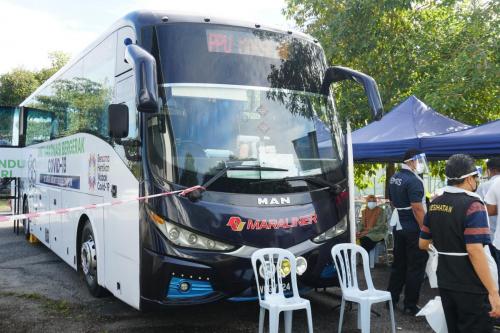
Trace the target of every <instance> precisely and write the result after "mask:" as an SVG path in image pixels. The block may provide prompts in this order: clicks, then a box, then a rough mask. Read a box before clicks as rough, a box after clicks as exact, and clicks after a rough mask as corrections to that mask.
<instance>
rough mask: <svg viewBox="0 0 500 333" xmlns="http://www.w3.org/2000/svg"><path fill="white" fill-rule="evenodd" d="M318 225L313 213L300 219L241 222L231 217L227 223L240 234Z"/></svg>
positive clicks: (236, 217)
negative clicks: (251, 231) (244, 230)
mask: <svg viewBox="0 0 500 333" xmlns="http://www.w3.org/2000/svg"><path fill="white" fill-rule="evenodd" d="M316 223H318V217H317V216H316V214H315V213H313V214H311V215H307V216H300V217H290V218H289V217H285V218H279V219H260V220H257V219H255V220H254V219H248V220H245V221H243V220H242V219H241V217H239V216H231V217H230V218H229V221H228V222H227V224H226V225H227V226H228V227H230V228H231V230H232V231H236V232H241V231H243V229H246V230H264V229H265V230H270V229H275V230H277V229H290V228H297V227H303V226H306V225H311V224H316Z"/></svg>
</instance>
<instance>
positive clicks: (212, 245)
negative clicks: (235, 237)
mask: <svg viewBox="0 0 500 333" xmlns="http://www.w3.org/2000/svg"><path fill="white" fill-rule="evenodd" d="M207 247H208V248H209V249H213V248H215V241H213V240H211V239H207Z"/></svg>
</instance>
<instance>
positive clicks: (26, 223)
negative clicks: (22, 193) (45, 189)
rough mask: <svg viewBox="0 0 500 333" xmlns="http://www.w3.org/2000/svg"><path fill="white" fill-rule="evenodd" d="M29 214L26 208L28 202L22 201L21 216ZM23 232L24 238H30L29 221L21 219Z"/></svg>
mask: <svg viewBox="0 0 500 333" xmlns="http://www.w3.org/2000/svg"><path fill="white" fill-rule="evenodd" d="M28 212H29V208H28V200H23V214H27V213H28ZM23 230H24V237H26V239H29V238H30V219H23Z"/></svg>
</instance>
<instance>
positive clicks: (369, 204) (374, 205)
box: [366, 201, 377, 209]
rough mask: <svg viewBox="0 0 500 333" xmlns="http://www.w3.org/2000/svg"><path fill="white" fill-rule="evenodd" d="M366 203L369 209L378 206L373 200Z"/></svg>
mask: <svg viewBox="0 0 500 333" xmlns="http://www.w3.org/2000/svg"><path fill="white" fill-rule="evenodd" d="M366 205H367V206H368V209H373V208H375V207H377V203H376V202H373V201H370V202H368V203H367V204H366Z"/></svg>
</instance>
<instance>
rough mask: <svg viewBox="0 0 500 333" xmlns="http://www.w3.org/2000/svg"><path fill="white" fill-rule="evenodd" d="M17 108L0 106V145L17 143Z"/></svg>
mask: <svg viewBox="0 0 500 333" xmlns="http://www.w3.org/2000/svg"><path fill="white" fill-rule="evenodd" d="M17 114H18V110H17V109H15V108H12V107H0V147H1V146H12V145H16V144H17V140H16V135H18V134H19V133H18V131H17V130H16V131H15V133H14V130H15V127H16V126H17V121H16V116H17Z"/></svg>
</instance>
